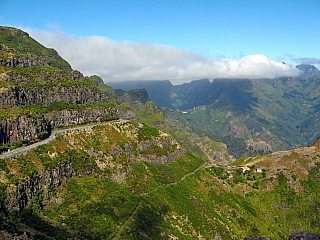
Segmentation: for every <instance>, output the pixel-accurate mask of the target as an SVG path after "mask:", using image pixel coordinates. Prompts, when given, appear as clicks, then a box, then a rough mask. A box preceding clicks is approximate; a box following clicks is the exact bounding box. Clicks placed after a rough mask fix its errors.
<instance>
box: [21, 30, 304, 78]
mask: <svg viewBox="0 0 320 240" xmlns="http://www.w3.org/2000/svg"><path fill="white" fill-rule="evenodd" d="M27 32H29V34H30V36H31V37H33V38H35V39H36V40H37V41H39V42H40V43H42V44H43V45H45V46H46V47H51V48H54V49H56V50H57V51H58V53H59V54H60V55H61V56H62V57H63V58H64V59H66V60H67V61H68V62H69V63H70V64H71V66H72V68H74V69H77V70H80V71H81V72H83V73H84V74H85V75H88V76H90V75H93V74H96V75H99V76H100V77H102V79H104V81H105V82H109V81H125V80H166V79H169V80H171V81H172V83H174V84H180V83H183V82H188V81H191V80H195V79H200V78H209V79H214V78H237V77H238V78H273V77H280V76H297V75H298V74H299V70H298V69H297V68H295V66H294V65H292V64H283V63H281V62H275V61H273V60H270V59H269V58H268V57H267V56H265V55H260V54H257V55H248V56H244V57H242V58H240V59H221V58H219V59H218V58H208V57H204V56H202V55H200V54H195V53H192V52H188V51H184V50H182V49H178V48H173V47H169V46H163V45H154V44H135V43H131V42H128V41H123V42H120V41H114V40H111V39H109V38H106V37H101V36H91V37H76V36H69V35H66V34H65V33H64V32H61V31H58V30H55V31H37V30H32V29H27Z"/></svg>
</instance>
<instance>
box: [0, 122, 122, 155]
mask: <svg viewBox="0 0 320 240" xmlns="http://www.w3.org/2000/svg"><path fill="white" fill-rule="evenodd" d="M121 122H126V120H120V121H118V122H112V123H121ZM103 124H106V123H101V124H95V125H90V126H83V127H75V128H68V129H62V130H56V131H53V132H52V133H51V135H50V136H49V137H48V138H47V139H45V140H43V141H41V142H37V143H34V144H32V145H29V146H26V147H23V148H19V149H16V150H13V151H10V152H6V153H4V154H2V155H0V159H3V158H15V157H19V156H23V155H25V154H27V153H28V152H29V151H30V150H31V149H33V148H35V147H37V146H40V145H43V144H46V143H48V142H50V141H52V140H53V139H55V137H56V136H57V135H61V134H65V133H66V132H67V131H70V130H89V129H92V128H93V127H95V126H98V125H103ZM107 124H111V123H107Z"/></svg>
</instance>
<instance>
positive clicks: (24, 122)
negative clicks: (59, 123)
mask: <svg viewBox="0 0 320 240" xmlns="http://www.w3.org/2000/svg"><path fill="white" fill-rule="evenodd" d="M44 131H47V132H50V131H51V125H50V123H49V122H48V121H47V120H46V119H45V118H43V117H41V116H39V117H38V118H35V117H31V116H28V115H21V116H18V118H17V119H15V120H2V121H0V144H3V143H12V142H17V141H20V140H25V139H28V140H30V139H33V138H36V137H37V136H38V134H39V133H41V132H44Z"/></svg>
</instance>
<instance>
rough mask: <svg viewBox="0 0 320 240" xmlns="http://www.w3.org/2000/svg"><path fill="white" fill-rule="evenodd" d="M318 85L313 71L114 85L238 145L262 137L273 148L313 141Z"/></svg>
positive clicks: (314, 138) (317, 131) (285, 147)
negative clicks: (143, 94) (144, 94)
mask: <svg viewBox="0 0 320 240" xmlns="http://www.w3.org/2000/svg"><path fill="white" fill-rule="evenodd" d="M311 67H312V66H307V68H308V69H309V68H311ZM312 69H314V68H312ZM306 71H307V70H306ZM312 71H313V70H312ZM319 83H320V82H319V76H317V74H313V75H312V76H311V75H310V77H309V78H304V77H296V78H292V77H291V78H276V79H258V80H254V79H251V80H250V79H215V80H214V81H213V82H212V83H210V82H209V80H208V79H202V80H197V81H193V82H191V83H186V84H182V85H177V86H173V85H171V84H170V83H168V82H166V81H162V83H161V81H156V82H152V81H149V82H147V81H137V82H130V83H127V84H126V83H119V84H118V85H117V84H115V85H116V86H117V87H123V88H124V89H127V90H128V89H130V88H131V87H135V86H139V87H145V88H146V89H147V91H148V93H149V96H150V99H151V100H152V101H154V103H155V104H156V105H157V106H158V107H161V106H163V107H167V108H169V109H177V110H180V111H171V110H168V111H167V110H164V109H163V110H162V111H164V112H166V113H167V115H170V117H173V118H175V119H177V120H180V121H182V122H184V123H185V124H189V125H190V126H192V127H194V128H198V129H201V130H202V131H204V132H206V133H207V134H213V135H216V136H218V137H220V138H221V137H222V138H223V137H225V136H228V135H233V136H235V137H236V138H239V139H242V140H241V141H243V142H244V143H245V142H246V141H247V140H250V141H263V142H265V143H266V144H269V145H270V147H269V148H268V149H272V151H277V150H284V149H291V148H296V147H300V146H307V145H309V144H311V143H312V142H313V141H315V140H316V138H317V136H318V133H319V132H320V130H319V124H317V119H318V115H319V87H320V84H319ZM110 84H111V85H112V84H113V83H110ZM155 92H156V93H155ZM158 96H162V98H159V97H158ZM181 111H182V112H181ZM228 145H230V144H228ZM245 145H246V144H245ZM246 148H249V146H248V145H247V146H246ZM241 152H246V150H245V149H243V150H241ZM265 153H267V152H265ZM237 154H239V153H237Z"/></svg>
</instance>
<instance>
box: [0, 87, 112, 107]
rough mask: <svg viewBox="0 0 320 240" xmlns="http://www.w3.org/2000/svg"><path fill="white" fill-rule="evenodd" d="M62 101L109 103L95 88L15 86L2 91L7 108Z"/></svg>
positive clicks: (1, 95)
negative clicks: (28, 87) (27, 87)
mask: <svg viewBox="0 0 320 240" xmlns="http://www.w3.org/2000/svg"><path fill="white" fill-rule="evenodd" d="M60 101H66V102H69V103H75V104H84V103H87V102H108V97H107V96H106V95H104V94H102V93H101V92H99V91H98V90H97V89H96V88H94V87H92V88H91V87H84V86H70V87H63V86H57V87H52V88H43V87H41V88H40V87H33V88H31V89H25V88H22V87H20V86H13V87H11V88H2V89H1V91H0V105H3V106H5V107H12V106H19V105H26V104H48V103H51V102H60Z"/></svg>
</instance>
